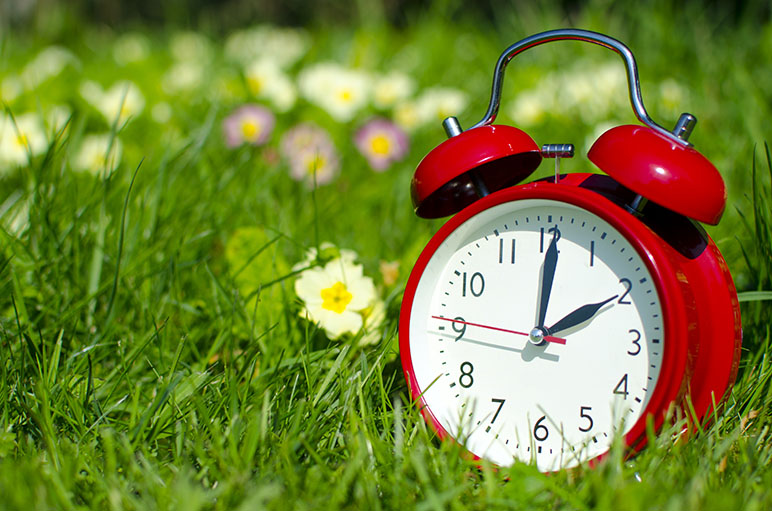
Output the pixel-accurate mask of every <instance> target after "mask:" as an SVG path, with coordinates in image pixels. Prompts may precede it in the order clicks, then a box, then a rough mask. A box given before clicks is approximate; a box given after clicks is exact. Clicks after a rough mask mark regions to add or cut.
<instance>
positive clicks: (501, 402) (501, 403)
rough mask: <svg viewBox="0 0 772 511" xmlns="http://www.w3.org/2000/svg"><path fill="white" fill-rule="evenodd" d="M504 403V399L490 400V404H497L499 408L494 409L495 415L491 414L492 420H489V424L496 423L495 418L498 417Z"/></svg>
mask: <svg viewBox="0 0 772 511" xmlns="http://www.w3.org/2000/svg"><path fill="white" fill-rule="evenodd" d="M504 401H506V399H496V398H493V399H491V402H493V403H498V405H499V407H498V408H496V413H494V414H493V418H492V419H491V424H493V423H494V422H496V418H497V417H498V416H499V412H500V411H501V408H502V407H503V406H504Z"/></svg>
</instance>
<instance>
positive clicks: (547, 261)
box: [536, 231, 558, 328]
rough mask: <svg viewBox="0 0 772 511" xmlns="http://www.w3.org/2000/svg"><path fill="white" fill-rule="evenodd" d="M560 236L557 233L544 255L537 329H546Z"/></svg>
mask: <svg viewBox="0 0 772 511" xmlns="http://www.w3.org/2000/svg"><path fill="white" fill-rule="evenodd" d="M557 243H558V235H557V231H556V232H555V235H554V236H553V237H552V241H551V242H550V246H549V248H547V253H546V254H544V265H543V266H542V274H541V293H540V300H539V317H538V320H537V323H536V327H537V328H542V327H544V318H545V317H546V316H547V305H548V304H549V301H550V293H551V292H552V281H553V280H554V279H555V267H556V266H557V264H558V246H557Z"/></svg>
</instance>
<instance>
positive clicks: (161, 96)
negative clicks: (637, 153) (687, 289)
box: [0, 0, 772, 510]
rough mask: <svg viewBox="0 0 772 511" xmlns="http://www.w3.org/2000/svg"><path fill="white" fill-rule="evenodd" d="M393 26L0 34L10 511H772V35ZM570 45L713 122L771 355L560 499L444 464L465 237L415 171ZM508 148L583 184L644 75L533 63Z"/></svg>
mask: <svg viewBox="0 0 772 511" xmlns="http://www.w3.org/2000/svg"><path fill="white" fill-rule="evenodd" d="M371 4H373V3H372V2H364V1H363V2H359V3H357V4H356V5H357V9H359V11H360V14H359V16H358V21H356V22H350V21H349V22H345V23H339V24H333V25H330V24H323V23H313V22H311V23H309V24H307V25H306V26H304V27H297V26H294V27H288V26H280V25H278V24H275V23H269V22H266V21H265V20H260V19H254V20H246V19H245V20H242V23H241V24H240V25H239V26H234V24H233V23H232V21H233V20H230V22H229V23H228V24H226V23H224V22H223V23H222V26H220V25H218V24H217V20H209V21H208V23H200V26H184V24H182V23H176V24H175V23H172V24H169V25H166V26H163V25H158V24H147V25H143V24H138V23H126V24H125V25H121V26H118V27H109V26H107V25H105V24H102V23H96V22H88V21H86V20H85V19H80V18H78V15H76V14H73V13H72V12H69V11H68V9H67V8H66V7H63V6H61V5H59V4H54V3H52V4H51V11H50V12H48V13H45V12H42V9H41V13H39V14H38V15H37V16H36V17H35V18H34V21H32V22H29V23H28V24H13V23H11V22H0V30H2V32H0V99H1V100H2V112H0V227H2V229H0V286H1V287H2V293H0V354H1V355H2V356H1V357H0V494H1V495H2V497H1V498H0V508H8V509H141V510H148V509H185V510H195V509H263V508H266V509H289V508H292V509H320V508H321V509H325V508H329V509H337V508H350V509H360V508H367V509H398V508H406V509H413V508H415V509H432V510H434V509H436V510H444V509H496V508H513V509H542V508H544V509H646V510H650V509H731V510H734V509H769V508H770V507H771V506H772V468H770V466H769V462H770V458H772V441H771V440H770V425H771V424H772V408H770V405H771V404H772V393H770V390H771V389H770V385H772V381H770V378H771V377H772V362H770V356H772V346H771V345H770V325H771V324H772V302H771V301H770V298H771V297H772V294H771V293H772V213H770V208H771V207H772V185H771V184H770V179H771V178H772V162H770V154H769V149H768V148H767V146H766V143H767V142H768V141H769V140H770V137H772V122H771V121H770V119H772V92H770V91H772V65H770V64H769V63H770V62H772V22H771V21H770V13H769V7H768V6H766V5H764V4H763V3H762V2H746V3H743V4H742V5H740V6H734V7H731V6H730V7H726V6H724V7H721V6H720V5H719V4H718V3H716V4H715V5H713V4H712V3H711V4H707V6H705V5H701V4H698V3H694V2H686V3H685V4H684V3H675V2H665V1H661V0H660V1H652V2H637V3H636V4H635V6H633V4H632V3H630V4H629V5H627V4H622V5H620V4H618V3H613V2H608V1H603V0H593V1H589V2H585V3H581V4H579V3H561V2H551V3H550V5H546V4H545V5H544V6H543V7H534V6H532V5H531V4H530V3H528V4H524V5H519V4H520V3H511V4H509V5H508V6H506V7H500V8H498V9H499V11H498V12H497V13H496V16H486V15H485V10H484V9H483V10H480V11H465V10H462V9H461V7H460V6H459V5H458V4H457V3H454V2H435V3H433V4H432V5H431V6H428V7H426V8H425V9H421V10H419V9H414V10H412V11H410V14H409V15H407V16H406V17H405V18H404V19H402V22H401V23H399V24H398V25H392V24H388V23H386V22H385V21H384V18H382V17H379V16H375V15H372V16H370V15H366V14H363V13H364V12H366V11H365V10H366V9H367V8H368V6H370V7H372V5H371ZM373 5H375V4H373ZM383 5H387V3H384V4H383ZM561 5H569V6H570V7H566V8H565V9H564V8H562V7H561ZM368 12H369V11H368ZM562 27H575V28H584V29H588V30H595V31H598V32H602V33H606V34H609V35H611V36H613V37H615V38H617V39H619V40H621V41H623V42H625V43H626V44H627V45H628V46H629V47H630V48H631V49H632V50H633V52H634V54H635V56H636V58H637V60H638V65H639V72H640V77H641V87H642V92H643V99H644V101H645V103H646V106H647V108H648V109H649V113H650V114H651V116H652V118H653V119H655V120H656V121H658V122H659V123H660V124H662V125H664V126H666V127H670V126H672V125H673V124H674V123H675V121H676V120H677V119H678V116H679V114H680V113H681V112H684V111H686V112H690V113H692V114H694V115H695V116H696V117H697V118H698V124H697V126H696V129H695V132H694V134H693V136H692V137H691V138H690V141H691V142H692V143H693V144H694V146H695V148H696V149H697V150H698V151H700V152H702V154H704V155H705V156H706V157H707V158H708V159H709V160H711V161H712V162H713V164H714V165H715V166H716V167H717V168H718V169H719V170H720V172H721V173H722V176H723V178H724V180H725V181H726V183H727V188H728V202H727V209H726V212H725V214H724V217H723V219H722V221H721V223H720V224H719V225H718V226H716V227H709V228H708V232H709V233H710V235H711V236H712V237H713V238H714V240H715V241H716V243H717V245H718V247H719V248H720V250H721V252H722V253H723V254H724V256H725V258H726V259H727V262H728V264H729V267H730V269H731V272H732V275H733V277H734V279H735V283H736V285H737V288H738V291H739V293H740V297H741V302H742V303H741V305H742V314H743V331H744V340H743V352H742V361H741V366H740V370H739V375H738V378H737V383H736V385H735V387H734V389H733V391H732V393H731V395H730V396H729V397H728V400H727V402H726V406H725V408H724V410H723V412H722V414H721V415H720V416H718V417H716V419H715V421H713V422H712V423H711V424H710V425H707V426H706V427H705V428H702V429H701V430H700V431H698V432H696V433H694V434H693V435H691V436H690V437H689V438H688V439H687V438H684V437H683V436H682V435H679V434H678V432H679V431H680V430H681V424H680V423H675V424H673V425H672V426H668V427H666V428H665V430H664V431H662V432H661V433H660V434H659V435H658V436H656V437H654V436H652V437H651V438H650V445H649V446H648V447H647V448H646V449H645V450H644V451H643V452H642V453H641V454H639V455H638V456H636V457H634V458H626V457H625V453H624V450H623V449H622V447H621V446H616V447H614V448H613V449H612V451H611V455H610V456H609V457H608V458H607V459H606V460H605V461H604V462H603V463H601V464H600V465H599V466H597V467H594V468H589V467H586V466H583V467H580V468H577V469H574V470H571V471H567V472H559V473H555V474H552V475H549V476H548V475H544V474H541V473H539V472H538V471H537V470H536V468H535V467H534V466H531V465H527V464H516V465H514V466H512V467H508V468H503V469H495V468H493V467H491V466H489V465H486V464H482V466H480V465H479V464H477V463H474V462H471V461H468V460H466V459H464V457H462V456H460V452H459V451H460V449H459V447H458V446H456V445H453V444H451V443H447V442H446V443H441V442H439V441H438V440H437V438H436V436H435V435H434V433H433V432H432V431H431V429H430V428H429V427H428V426H427V425H426V424H425V423H424V421H423V419H422V418H421V416H420V413H419V412H418V410H417V409H416V407H415V406H414V405H413V403H412V402H411V401H410V398H409V394H408V391H407V386H406V384H405V380H404V376H403V373H402V368H401V365H400V362H399V354H398V336H397V322H398V317H399V307H400V304H401V299H402V292H403V290H404V287H405V283H406V280H407V277H408V275H409V273H410V270H411V268H412V266H413V263H414V262H415V260H416V258H417V257H418V254H419V253H420V251H421V250H422V248H423V247H424V246H425V244H426V243H427V241H428V240H429V238H430V237H431V235H432V234H433V233H434V232H436V230H437V229H438V228H439V227H440V226H441V225H442V223H443V220H432V221H428V220H423V219H419V218H418V217H416V216H415V215H414V213H413V208H412V204H411V199H410V195H409V183H410V179H411V176H412V173H413V171H414V170H415V166H416V165H417V164H418V162H419V161H420V160H421V158H422V157H423V156H424V155H425V154H426V153H427V152H429V151H430V150H431V149H432V148H433V147H434V146H436V145H437V144H438V143H440V142H441V141H442V140H443V139H444V138H445V135H444V133H443V131H442V128H441V126H440V122H441V121H442V119H443V118H444V117H446V116H448V115H456V116H457V117H458V118H459V120H460V122H461V125H462V126H463V127H465V128H467V127H469V126H471V125H473V124H474V123H476V122H477V121H478V120H479V119H480V118H481V117H482V116H483V113H484V112H485V108H486V106H487V103H488V98H489V93H490V83H491V77H492V71H493V66H494V64H495V62H496V59H497V58H498V56H499V54H500V53H501V51H502V50H503V49H504V48H506V47H507V46H508V45H510V44H511V43H514V42H516V41H518V40H520V39H522V38H524V37H526V36H529V35H531V34H534V33H536V32H539V31H542V30H548V29H553V28H562ZM497 122H500V123H504V124H513V125H516V126H518V127H520V128H522V129H524V130H525V131H526V132H528V133H529V134H530V135H531V136H532V137H533V138H534V139H535V140H536V142H537V143H539V144H543V143H573V144H575V145H576V147H577V154H576V157H574V158H573V159H570V160H563V161H562V162H561V165H562V169H563V171H566V172H572V171H588V170H589V171H592V169H593V167H592V164H591V163H590V162H589V161H588V160H587V158H586V152H587V150H588V148H589V146H590V144H591V143H592V141H593V140H594V139H595V138H596V137H597V136H598V135H599V134H600V133H602V132H603V131H604V130H605V129H607V128H608V127H610V126H614V125H617V124H622V123H632V122H636V121H635V118H634V116H633V113H632V110H631V108H630V105H629V101H628V98H627V92H626V83H625V76H624V68H623V65H622V63H621V61H620V60H619V58H618V57H617V56H616V55H614V54H613V53H611V52H608V51H606V50H604V49H602V48H599V47H597V46H594V45H587V44H579V43H575V42H562V43H554V44H550V45H546V46H542V47H539V48H537V49H533V50H531V51H529V52H528V53H526V54H524V55H522V56H519V57H518V58H517V59H515V60H513V61H512V63H511V64H510V65H509V68H508V71H507V80H506V82H505V87H504V92H503V101H502V106H501V112H500V115H499V117H498V119H497ZM551 165H552V163H551V162H547V163H543V164H542V166H541V167H540V168H539V170H538V171H537V173H536V174H535V177H542V176H547V175H549V174H550V173H551V172H553V171H554V168H553V167H551ZM340 271H345V272H347V274H348V275H349V276H351V275H354V276H356V278H355V279H352V282H355V285H353V284H352V286H349V287H350V289H348V290H346V289H339V288H336V287H335V286H334V285H332V283H334V282H335V281H336V280H338V277H337V276H338V275H339V273H336V272H340ZM320 290H323V291H322V296H323V299H324V300H328V301H326V302H324V304H323V303H322V301H321V300H320V299H319V298H318V297H319V296H320ZM325 292H326V293H327V294H325ZM347 293H348V294H347ZM331 304H332V305H331ZM336 304H337V305H336ZM322 305H325V306H324V307H323V306H322ZM335 307H340V311H342V312H341V313H340V314H337V313H331V312H330V309H331V308H333V309H334V308H335Z"/></svg>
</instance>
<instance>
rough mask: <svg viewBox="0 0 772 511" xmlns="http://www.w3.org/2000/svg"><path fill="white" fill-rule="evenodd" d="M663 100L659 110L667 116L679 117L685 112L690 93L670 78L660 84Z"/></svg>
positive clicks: (660, 93)
mask: <svg viewBox="0 0 772 511" xmlns="http://www.w3.org/2000/svg"><path fill="white" fill-rule="evenodd" d="M659 95H660V98H661V101H660V104H659V105H658V107H659V109H660V110H661V111H662V112H663V113H664V114H665V115H666V116H678V115H680V114H681V112H683V108H684V103H686V102H687V100H688V99H689V93H688V91H687V90H686V88H684V86H683V85H681V84H680V83H678V82H677V81H675V80H673V79H672V78H668V79H666V80H664V81H663V82H662V83H660V84H659Z"/></svg>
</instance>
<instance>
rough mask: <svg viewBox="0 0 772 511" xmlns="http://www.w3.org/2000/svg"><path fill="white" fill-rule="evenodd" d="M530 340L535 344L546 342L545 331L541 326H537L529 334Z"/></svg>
mask: <svg viewBox="0 0 772 511" xmlns="http://www.w3.org/2000/svg"><path fill="white" fill-rule="evenodd" d="M528 340H529V341H531V344H533V345H535V346H539V345H541V344H544V331H543V330H542V329H541V328H539V327H535V328H534V329H532V330H531V332H530V333H529V334H528Z"/></svg>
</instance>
